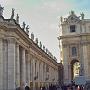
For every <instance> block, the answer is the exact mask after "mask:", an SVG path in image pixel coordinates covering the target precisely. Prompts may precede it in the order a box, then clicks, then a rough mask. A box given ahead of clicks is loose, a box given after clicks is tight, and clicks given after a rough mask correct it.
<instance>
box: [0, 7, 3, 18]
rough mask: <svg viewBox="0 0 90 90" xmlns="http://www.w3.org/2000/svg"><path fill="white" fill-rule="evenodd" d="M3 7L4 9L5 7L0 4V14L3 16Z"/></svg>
mask: <svg viewBox="0 0 90 90" xmlns="http://www.w3.org/2000/svg"><path fill="white" fill-rule="evenodd" d="M3 9H4V7H2V6H1V5H0V16H3Z"/></svg>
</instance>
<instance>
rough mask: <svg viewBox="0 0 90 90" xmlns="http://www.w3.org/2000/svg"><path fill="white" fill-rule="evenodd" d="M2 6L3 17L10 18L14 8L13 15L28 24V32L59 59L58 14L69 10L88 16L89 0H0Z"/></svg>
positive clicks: (61, 14) (63, 13)
mask: <svg viewBox="0 0 90 90" xmlns="http://www.w3.org/2000/svg"><path fill="white" fill-rule="evenodd" d="M0 3H1V5H2V6H3V7H4V16H5V18H10V15H11V9H12V8H15V16H16V14H17V13H18V14H19V16H20V24H22V22H23V21H25V22H26V24H29V25H30V33H32V32H33V33H34V34H35V37H38V38H39V41H41V42H42V44H43V45H45V47H46V48H48V49H49V50H50V51H51V52H52V54H53V55H54V56H56V58H57V59H58V60H59V59H60V56H59V55H60V53H59V46H58V45H59V42H58V39H57V37H58V36H59V29H58V22H59V18H60V16H67V15H68V14H69V11H71V10H74V11H75V12H76V14H78V15H79V14H80V13H81V12H84V13H85V14H86V16H87V17H89V15H90V14H89V12H90V6H89V3H90V1H89V0H0Z"/></svg>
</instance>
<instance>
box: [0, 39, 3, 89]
mask: <svg viewBox="0 0 90 90" xmlns="http://www.w3.org/2000/svg"><path fill="white" fill-rule="evenodd" d="M0 90H3V40H2V39H0Z"/></svg>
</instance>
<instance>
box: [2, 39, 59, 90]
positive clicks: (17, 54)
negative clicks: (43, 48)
mask: <svg viewBox="0 0 90 90" xmlns="http://www.w3.org/2000/svg"><path fill="white" fill-rule="evenodd" d="M35 61H36V60H35V58H34V57H32V58H31V56H30V54H29V51H28V50H26V49H25V48H23V47H21V46H20V45H19V44H18V43H17V42H16V41H15V40H14V39H7V40H3V39H0V90H15V89H16V88H17V87H20V86H21V87H22V90H24V87H25V84H26V83H27V85H28V86H30V81H32V82H47V81H49V80H50V78H49V79H48V80H47V81H45V79H46V74H47V72H46V63H44V62H40V61H39V60H37V62H36V75H37V74H38V78H37V79H36V80H34V77H35V76H36V75H35ZM49 68H51V67H50V66H49ZM37 72H38V73H37ZM50 73H52V71H50V70H49V75H50ZM53 73H54V72H53ZM56 73H57V74H58V71H56ZM52 75H53V74H52ZM52 75H51V76H52ZM54 76H55V75H54ZM52 77H53V76H52Z"/></svg>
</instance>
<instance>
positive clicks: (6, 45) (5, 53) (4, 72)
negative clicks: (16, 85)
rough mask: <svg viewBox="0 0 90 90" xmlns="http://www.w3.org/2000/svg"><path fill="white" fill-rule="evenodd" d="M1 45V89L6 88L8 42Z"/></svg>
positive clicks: (5, 89) (5, 41)
mask: <svg viewBox="0 0 90 90" xmlns="http://www.w3.org/2000/svg"><path fill="white" fill-rule="evenodd" d="M3 43H4V45H3V52H4V53H3V56H4V57H3V86H4V87H3V89H4V90H7V88H8V42H7V40H4V42H3ZM0 51H1V50H0ZM0 90H1V89H0Z"/></svg>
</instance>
